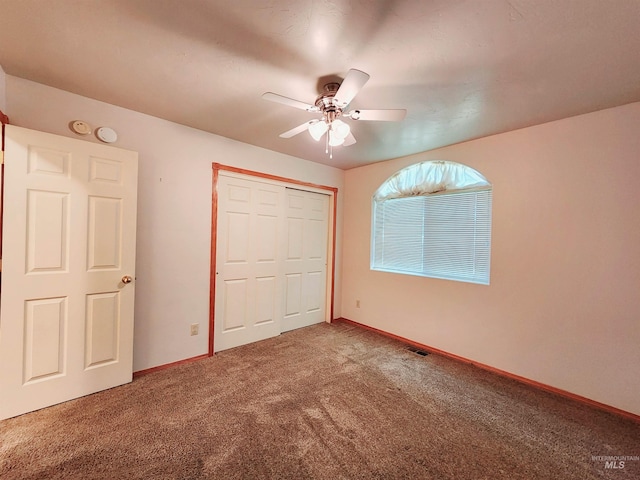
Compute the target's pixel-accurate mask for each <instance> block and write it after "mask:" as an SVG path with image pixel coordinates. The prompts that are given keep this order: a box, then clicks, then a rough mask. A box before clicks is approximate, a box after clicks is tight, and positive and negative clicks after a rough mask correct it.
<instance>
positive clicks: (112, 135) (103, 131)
mask: <svg viewBox="0 0 640 480" xmlns="http://www.w3.org/2000/svg"><path fill="white" fill-rule="evenodd" d="M96 137H98V139H100V140H102V141H103V142H104V143H113V142H115V141H116V140H118V134H117V133H116V131H115V130H114V129H113V128H109V127H100V128H99V129H97V130H96Z"/></svg>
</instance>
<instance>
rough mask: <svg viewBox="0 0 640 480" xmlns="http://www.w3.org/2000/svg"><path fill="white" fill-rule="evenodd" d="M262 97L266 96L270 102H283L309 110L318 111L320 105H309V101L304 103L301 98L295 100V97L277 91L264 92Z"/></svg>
mask: <svg viewBox="0 0 640 480" xmlns="http://www.w3.org/2000/svg"><path fill="white" fill-rule="evenodd" d="M262 98H264V99H265V100H269V101H270V102H276V103H282V104H283V105H288V106H290V107H294V108H299V109H300V110H306V111H307V112H317V111H318V107H316V106H315V105H309V104H308V103H304V102H301V101H299V100H294V99H293V98H289V97H284V96H282V95H278V94H277V93H272V92H267V93H263V94H262Z"/></svg>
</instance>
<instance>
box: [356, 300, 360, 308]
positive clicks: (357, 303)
mask: <svg viewBox="0 0 640 480" xmlns="http://www.w3.org/2000/svg"><path fill="white" fill-rule="evenodd" d="M356 308H360V300H356Z"/></svg>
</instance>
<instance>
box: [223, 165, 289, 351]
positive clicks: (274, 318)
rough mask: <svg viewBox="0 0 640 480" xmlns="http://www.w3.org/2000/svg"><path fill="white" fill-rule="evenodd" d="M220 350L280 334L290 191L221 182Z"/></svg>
mask: <svg viewBox="0 0 640 480" xmlns="http://www.w3.org/2000/svg"><path fill="white" fill-rule="evenodd" d="M217 189H218V216H217V218H218V225H217V232H218V238H217V239H216V241H217V248H216V252H217V253H216V269H217V272H216V293H215V311H214V315H215V321H214V350H215V351H221V350H225V349H228V348H233V347H236V346H239V345H244V344H246V343H250V342H255V341H258V340H262V339H265V338H269V337H273V336H276V335H279V334H280V318H279V317H280V316H281V309H282V307H281V300H280V298H281V297H282V285H281V283H282V282H281V280H280V277H281V272H280V266H279V259H280V257H281V255H280V254H279V248H278V245H279V239H280V238H281V237H280V235H281V234H282V231H283V228H282V221H283V218H284V217H283V215H282V212H283V201H284V187H280V186H275V185H270V184H266V183H260V182H252V181H249V180H244V179H238V178H232V177H226V176H222V175H221V176H220V177H219V178H218V184H217Z"/></svg>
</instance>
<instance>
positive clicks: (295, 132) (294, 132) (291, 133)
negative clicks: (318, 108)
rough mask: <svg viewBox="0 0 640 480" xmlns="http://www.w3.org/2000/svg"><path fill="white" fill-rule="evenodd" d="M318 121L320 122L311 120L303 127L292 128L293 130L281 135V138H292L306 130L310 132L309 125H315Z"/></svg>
mask: <svg viewBox="0 0 640 480" xmlns="http://www.w3.org/2000/svg"><path fill="white" fill-rule="evenodd" d="M317 121H318V120H309V121H308V122H304V123H303V124H302V125H298V126H297V127H295V128H292V129H291V130H287V131H286V132H284V133H281V134H280V138H291V137H293V136H295V135H298V134H299V133H302V132H304V131H305V130H308V129H309V125H313V124H314V123H316V122H317Z"/></svg>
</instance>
